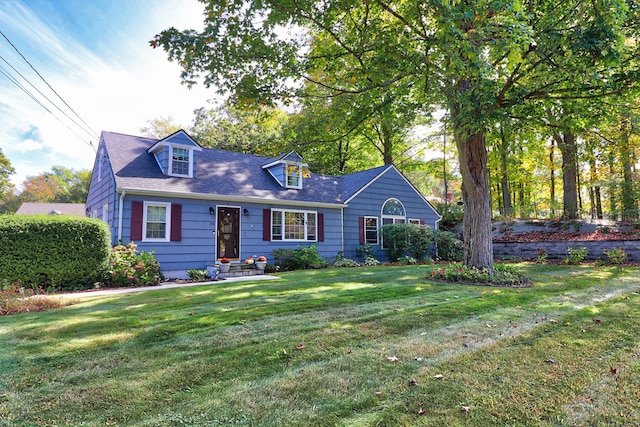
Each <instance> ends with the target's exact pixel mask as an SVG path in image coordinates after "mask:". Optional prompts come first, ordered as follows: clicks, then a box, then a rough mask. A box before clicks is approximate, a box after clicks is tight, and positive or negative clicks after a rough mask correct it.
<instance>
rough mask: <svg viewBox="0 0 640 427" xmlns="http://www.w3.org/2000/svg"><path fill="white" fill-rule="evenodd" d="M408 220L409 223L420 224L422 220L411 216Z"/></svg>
mask: <svg viewBox="0 0 640 427" xmlns="http://www.w3.org/2000/svg"><path fill="white" fill-rule="evenodd" d="M407 222H408V223H409V224H415V225H420V220H419V219H415V218H409V220H408V221H407Z"/></svg>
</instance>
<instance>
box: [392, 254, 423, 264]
mask: <svg viewBox="0 0 640 427" xmlns="http://www.w3.org/2000/svg"><path fill="white" fill-rule="evenodd" d="M397 262H398V264H401V265H416V264H417V263H418V260H417V259H415V258H414V257H412V256H409V255H403V256H401V257H400V258H398V260H397Z"/></svg>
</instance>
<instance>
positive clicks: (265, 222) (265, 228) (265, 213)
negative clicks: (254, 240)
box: [262, 209, 271, 242]
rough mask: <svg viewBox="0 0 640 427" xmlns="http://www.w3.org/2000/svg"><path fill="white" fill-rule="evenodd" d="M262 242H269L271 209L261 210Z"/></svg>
mask: <svg viewBox="0 0 640 427" xmlns="http://www.w3.org/2000/svg"><path fill="white" fill-rule="evenodd" d="M262 240H266V241H267V242H269V241H271V209H262Z"/></svg>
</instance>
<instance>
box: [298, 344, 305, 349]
mask: <svg viewBox="0 0 640 427" xmlns="http://www.w3.org/2000/svg"><path fill="white" fill-rule="evenodd" d="M303 348H304V344H298V345H297V346H296V349H298V350H302V349H303Z"/></svg>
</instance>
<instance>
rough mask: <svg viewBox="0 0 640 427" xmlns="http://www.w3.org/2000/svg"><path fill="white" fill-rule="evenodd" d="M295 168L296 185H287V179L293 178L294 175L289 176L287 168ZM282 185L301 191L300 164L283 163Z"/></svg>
mask: <svg viewBox="0 0 640 427" xmlns="http://www.w3.org/2000/svg"><path fill="white" fill-rule="evenodd" d="M292 166H295V167H296V168H297V169H298V185H289V177H290V176H294V174H290V173H289V168H290V167H292ZM284 185H285V187H287V188H296V189H298V190H299V189H301V188H302V164H300V163H294V162H287V163H285V166H284Z"/></svg>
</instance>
